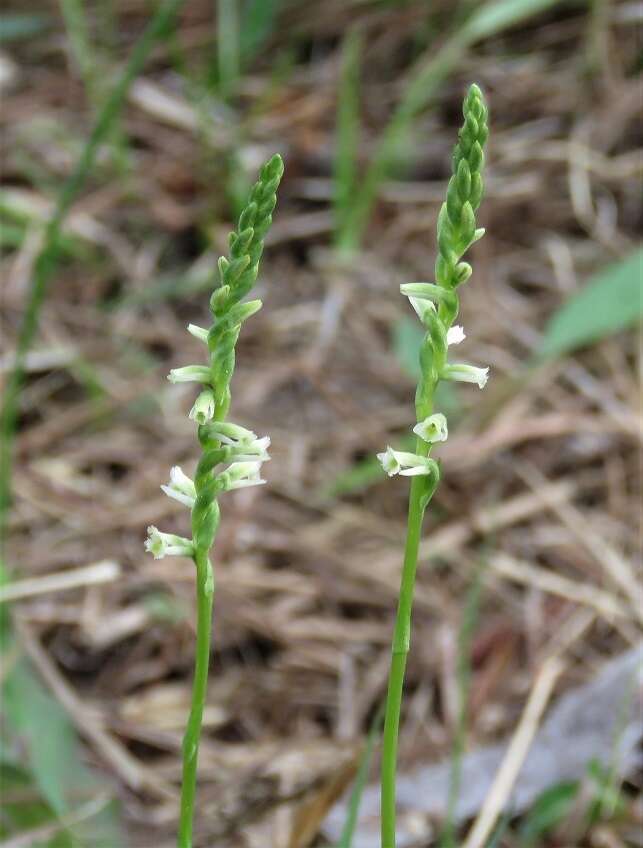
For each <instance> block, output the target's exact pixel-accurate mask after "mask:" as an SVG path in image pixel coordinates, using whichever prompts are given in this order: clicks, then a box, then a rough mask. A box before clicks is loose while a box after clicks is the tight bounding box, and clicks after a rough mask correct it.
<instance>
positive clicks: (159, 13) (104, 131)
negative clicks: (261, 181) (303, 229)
mask: <svg viewBox="0 0 643 848" xmlns="http://www.w3.org/2000/svg"><path fill="white" fill-rule="evenodd" d="M181 3H182V0H165V2H164V3H162V4H161V5H159V6H158V7H157V9H156V11H155V13H154V16H153V18H152V20H151V21H150V23H149V24H148V27H147V29H146V30H145V32H144V33H143V35H142V36H141V37H140V39H139V40H138V42H137V43H136V45H135V47H134V49H133V50H132V53H131V55H130V58H129V60H128V62H127V65H126V66H125V69H124V71H123V73H122V75H121V77H120V79H119V80H118V82H117V83H116V85H115V86H114V89H113V90H112V92H111V94H110V96H109V97H108V98H107V100H106V101H105V103H104V105H103V107H102V109H101V111H100V114H99V115H98V118H97V120H96V123H95V125H94V128H93V130H92V132H91V135H90V136H89V138H88V140H87V144H86V145H85V147H84V149H83V152H82V154H81V156H80V159H79V160H78V163H77V165H76V167H75V169H74V172H73V173H72V175H71V176H70V178H69V180H68V181H67V182H66V183H65V185H64V186H63V189H62V191H61V192H60V195H59V197H58V202H57V204H56V208H55V210H54V213H53V215H52V217H51V219H50V220H49V223H48V225H47V229H46V231H45V238H44V244H43V248H42V250H41V252H40V254H39V256H38V259H37V260H36V263H35V267H34V277H33V281H32V284H31V289H30V291H29V297H28V300H27V304H26V307H25V313H24V317H23V319H22V324H21V326H20V331H19V334H18V344H17V350H16V362H15V366H14V368H13V371H12V372H11V376H10V377H9V380H8V384H7V389H6V393H5V401H4V406H3V408H2V417H1V421H0V551H1V550H2V545H3V543H4V528H5V522H6V513H7V510H8V507H9V499H10V493H11V459H12V452H13V440H14V434H15V425H16V418H17V411H18V401H19V396H20V389H21V387H22V382H23V378H24V359H25V355H26V353H27V351H28V350H29V347H30V346H31V343H32V341H33V338H34V335H35V333H36V330H37V329H38V319H39V315H40V309H41V308H42V304H43V302H44V299H45V295H46V293H47V287H48V285H49V281H50V279H51V276H52V274H53V272H54V270H55V268H56V263H57V258H58V251H59V242H60V234H61V228H62V223H63V221H64V218H65V216H66V214H67V212H68V211H69V209H70V207H71V204H72V203H73V201H74V199H75V197H76V195H77V194H78V192H79V191H80V189H81V187H82V185H83V184H84V182H85V180H86V179H87V177H88V175H89V173H90V172H91V169H92V167H93V165H94V162H95V160H96V154H97V152H98V149H99V147H100V145H101V143H102V142H103V141H104V140H105V139H106V138H107V137H108V136H109V133H110V130H111V129H112V127H113V125H114V122H115V121H116V119H117V118H118V115H119V113H120V111H121V108H122V106H123V103H124V102H125V98H126V96H127V92H128V91H129V88H130V85H131V84H132V82H133V80H134V78H135V77H136V76H137V75H138V74H139V73H140V71H141V68H142V67H143V64H144V63H145V60H146V59H147V57H148V55H149V53H150V51H151V49H152V47H153V46H154V44H155V43H156V42H157V41H158V39H159V38H160V37H161V36H162V35H163V34H164V33H165V32H166V30H167V28H168V26H169V24H170V23H171V21H172V19H173V18H174V15H175V14H176V12H177V11H178V9H179V7H180V6H181Z"/></svg>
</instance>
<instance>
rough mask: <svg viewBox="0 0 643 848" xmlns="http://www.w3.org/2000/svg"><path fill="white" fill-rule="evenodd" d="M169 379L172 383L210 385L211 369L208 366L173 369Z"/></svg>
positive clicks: (188, 366)
mask: <svg viewBox="0 0 643 848" xmlns="http://www.w3.org/2000/svg"><path fill="white" fill-rule="evenodd" d="M167 378H168V380H169V381H170V383H209V382H210V369H209V368H208V367H207V366H206V365H185V366H184V367H183V368H173V369H172V370H171V371H170V373H169V374H168V375H167Z"/></svg>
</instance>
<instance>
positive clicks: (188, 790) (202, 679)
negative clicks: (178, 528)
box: [177, 552, 214, 848]
mask: <svg viewBox="0 0 643 848" xmlns="http://www.w3.org/2000/svg"><path fill="white" fill-rule="evenodd" d="M195 563H196V570H197V582H196V591H197V624H196V658H195V664H194V682H193V684H192V706H191V708H190V717H189V719H188V723H187V727H186V730H185V736H184V737H183V782H182V785H181V817H180V822H179V836H178V843H177V844H178V848H192V819H193V817H194V799H195V795H196V772H197V761H198V756H199V740H200V738H201V724H202V721H203V707H204V705H205V699H206V695H207V687H208V666H209V663H210V638H211V628H212V602H213V598H214V578H213V574H212V566H211V565H210V561H209V560H208V555H207V553H203V552H197V555H196V557H195Z"/></svg>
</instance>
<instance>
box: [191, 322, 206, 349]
mask: <svg viewBox="0 0 643 848" xmlns="http://www.w3.org/2000/svg"><path fill="white" fill-rule="evenodd" d="M188 333H189V334H190V335H191V336H194V338H195V339H198V340H199V341H200V342H205V343H206V344H207V342H208V331H207V330H206V329H205V327H199V326H197V325H196V324H188Z"/></svg>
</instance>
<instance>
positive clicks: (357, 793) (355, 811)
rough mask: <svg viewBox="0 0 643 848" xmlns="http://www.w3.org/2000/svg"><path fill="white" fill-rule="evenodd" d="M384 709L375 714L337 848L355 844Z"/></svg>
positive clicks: (349, 846) (382, 706) (347, 847)
mask: <svg viewBox="0 0 643 848" xmlns="http://www.w3.org/2000/svg"><path fill="white" fill-rule="evenodd" d="M384 707H385V702H384V701H382V703H381V704H380V706H379V708H378V710H377V712H376V713H375V716H374V718H373V721H372V723H371V726H370V729H369V731H368V738H367V740H366V745H365V746H364V750H363V751H362V756H361V758H360V763H359V768H358V769H357V774H356V776H355V783H354V784H353V791H352V792H351V797H350V800H349V802H348V811H347V814H346V821H345V822H344V827H343V829H342V835H341V836H340V839H339V844H338V845H337V848H351V846H352V844H353V836H354V835H355V828H356V827H357V819H358V817H359V808H360V804H361V803H362V795H363V794H364V787H365V786H366V781H367V779H368V772H369V769H370V767H371V760H372V759H373V752H374V750H375V744H376V742H377V740H378V739H379V735H380V731H381V728H382V719H383V718H384Z"/></svg>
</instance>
